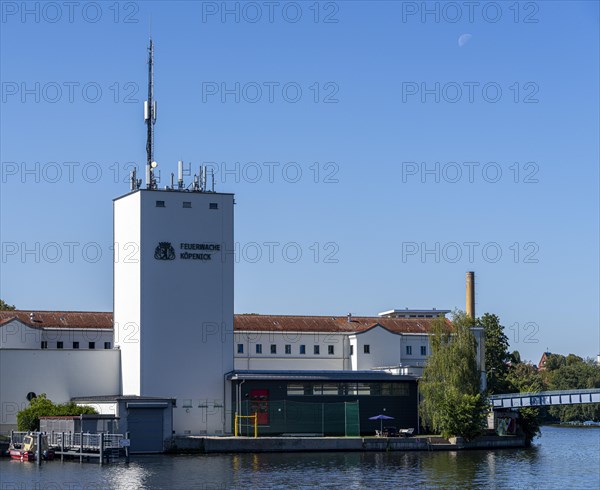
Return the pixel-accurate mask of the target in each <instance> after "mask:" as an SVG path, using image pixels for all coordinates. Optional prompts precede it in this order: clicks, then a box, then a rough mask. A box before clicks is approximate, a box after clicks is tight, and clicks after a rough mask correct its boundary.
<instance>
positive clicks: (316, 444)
mask: <svg viewBox="0 0 600 490" xmlns="http://www.w3.org/2000/svg"><path fill="white" fill-rule="evenodd" d="M520 447H525V439H524V438H523V437H518V436H502V437H500V436H487V437H481V438H479V439H477V440H475V441H471V442H463V441H461V440H460V439H459V440H453V441H447V440H445V439H440V438H428V437H411V438H392V437H390V438H386V437H365V438H363V437H259V438H256V439H254V438H249V437H205V436H180V437H175V438H173V440H172V441H171V447H170V450H169V451H168V452H170V453H178V454H185V453H274V452H275V453H277V452H285V453H287V452H323V451H340V452H343V451H456V450H461V449H496V448H520Z"/></svg>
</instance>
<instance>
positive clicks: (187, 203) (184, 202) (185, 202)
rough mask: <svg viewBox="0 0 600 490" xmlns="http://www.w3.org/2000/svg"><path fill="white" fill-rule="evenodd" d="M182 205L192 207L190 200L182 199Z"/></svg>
mask: <svg viewBox="0 0 600 490" xmlns="http://www.w3.org/2000/svg"><path fill="white" fill-rule="evenodd" d="M183 207H184V208H191V207H192V203H191V202H190V201H183Z"/></svg>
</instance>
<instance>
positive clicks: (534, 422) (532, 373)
mask: <svg viewBox="0 0 600 490" xmlns="http://www.w3.org/2000/svg"><path fill="white" fill-rule="evenodd" d="M506 381H507V383H508V386H509V391H510V392H516V393H532V392H539V391H543V390H544V389H545V385H544V382H543V378H542V375H541V374H540V372H539V371H538V370H537V368H536V367H535V366H534V365H532V364H529V363H525V362H519V363H516V364H512V365H511V367H510V369H509V371H508V373H507V377H506ZM542 415H543V413H542V410H541V409H539V408H532V407H524V408H521V409H520V410H519V430H520V431H521V433H522V434H523V435H524V436H525V444H526V445H527V446H529V445H531V441H533V439H534V438H535V437H537V436H539V435H540V424H541V421H542Z"/></svg>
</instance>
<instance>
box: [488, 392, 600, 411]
mask: <svg viewBox="0 0 600 490" xmlns="http://www.w3.org/2000/svg"><path fill="white" fill-rule="evenodd" d="M489 399H490V402H491V405H492V408H494V409H500V408H520V407H536V406H550V405H578V404H584V403H600V388H590V389H580V390H558V391H540V392H537V393H506V394H501V395H490V397H489Z"/></svg>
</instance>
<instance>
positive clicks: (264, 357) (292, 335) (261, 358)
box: [233, 332, 349, 371]
mask: <svg viewBox="0 0 600 490" xmlns="http://www.w3.org/2000/svg"><path fill="white" fill-rule="evenodd" d="M240 344H241V345H242V346H243V352H242V353H239V352H238V346H239V345H240ZM257 345H260V346H261V348H262V353H260V354H259V353H257V352H256V347H257ZM272 345H274V346H275V350H276V353H275V354H273V353H271V346H272ZM286 346H289V347H290V351H291V352H290V353H289V354H287V353H286ZM302 346H304V354H303V353H302V351H301V347H302ZM315 346H318V348H319V353H318V354H316V353H315ZM233 348H234V359H235V369H241V370H243V369H246V370H256V371H261V370H280V371H281V370H283V371H285V370H291V371H295V370H324V371H329V370H334V371H343V370H345V369H347V366H348V359H349V342H348V335H347V334H343V333H306V332H237V333H236V334H235V342H234V345H233ZM330 348H332V349H333V354H331V353H330Z"/></svg>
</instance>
